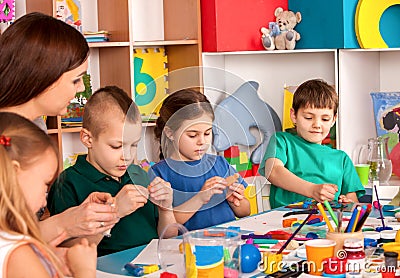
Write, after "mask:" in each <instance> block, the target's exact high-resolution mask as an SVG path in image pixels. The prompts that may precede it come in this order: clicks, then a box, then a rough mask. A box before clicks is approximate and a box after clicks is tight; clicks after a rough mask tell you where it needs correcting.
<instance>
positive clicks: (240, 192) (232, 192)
mask: <svg viewBox="0 0 400 278" xmlns="http://www.w3.org/2000/svg"><path fill="white" fill-rule="evenodd" d="M243 198H244V186H243V184H241V183H234V184H232V185H231V186H229V187H228V191H227V192H226V200H227V201H228V202H229V203H232V204H233V205H234V206H236V207H239V206H240V201H241V200H243Z"/></svg>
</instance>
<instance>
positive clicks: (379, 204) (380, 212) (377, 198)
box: [374, 184, 385, 228]
mask: <svg viewBox="0 0 400 278" xmlns="http://www.w3.org/2000/svg"><path fill="white" fill-rule="evenodd" d="M374 189H375V194H376V200H377V201H378V208H379V214H380V215H381V221H382V227H383V228H385V221H384V219H385V218H384V217H383V213H382V207H381V202H380V201H379V196H378V188H376V184H374Z"/></svg>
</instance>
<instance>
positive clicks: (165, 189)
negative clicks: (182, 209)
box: [147, 177, 173, 210]
mask: <svg viewBox="0 0 400 278" xmlns="http://www.w3.org/2000/svg"><path fill="white" fill-rule="evenodd" d="M147 189H148V190H149V193H150V201H152V202H153V203H154V204H156V205H157V206H158V207H159V208H160V209H163V210H169V209H172V200H173V190H172V188H171V184H170V183H169V182H166V181H165V180H163V179H162V178H160V177H156V178H155V179H154V180H153V181H152V182H151V183H150V184H149V186H148V187H147Z"/></svg>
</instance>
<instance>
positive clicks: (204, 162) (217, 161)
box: [149, 154, 247, 230]
mask: <svg viewBox="0 0 400 278" xmlns="http://www.w3.org/2000/svg"><path fill="white" fill-rule="evenodd" d="M234 173H236V170H235V169H234V168H233V167H232V166H231V165H229V163H228V162H227V161H226V159H225V158H223V157H222V156H216V155H211V154H205V155H204V156H203V157H202V159H200V160H196V161H177V160H173V159H170V158H167V159H165V160H162V161H160V162H158V163H157V164H155V165H153V166H152V167H151V169H150V170H149V177H150V180H153V179H154V178H155V177H156V176H158V177H160V178H162V179H163V180H165V181H167V182H169V183H170V184H171V187H172V188H173V189H174V200H173V206H174V207H176V206H179V205H181V204H182V203H184V202H186V201H187V200H189V199H191V198H192V197H194V196H195V195H196V194H197V193H198V192H199V191H200V189H201V188H202V187H203V185H204V183H205V182H206V180H208V179H210V178H212V177H215V176H219V177H223V178H226V177H228V176H231V175H233V174H234ZM238 182H239V183H241V184H243V185H244V186H245V187H246V186H247V184H246V182H245V181H244V180H243V178H242V177H240V178H239V180H238ZM232 220H235V214H234V213H233V211H232V209H231V207H230V206H229V204H228V201H226V189H225V191H224V193H223V194H214V195H213V196H212V197H211V199H210V201H209V202H208V203H207V204H205V205H203V206H202V207H201V208H200V209H199V210H198V211H197V212H196V213H195V214H194V215H193V216H192V217H191V218H190V219H189V220H188V221H187V222H186V223H185V224H184V225H185V227H186V228H187V229H188V230H197V229H202V228H206V227H210V226H214V225H218V224H221V223H225V222H229V221H232Z"/></svg>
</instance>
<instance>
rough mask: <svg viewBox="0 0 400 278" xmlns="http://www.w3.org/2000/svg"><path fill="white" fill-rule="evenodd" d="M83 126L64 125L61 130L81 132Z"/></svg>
mask: <svg viewBox="0 0 400 278" xmlns="http://www.w3.org/2000/svg"><path fill="white" fill-rule="evenodd" d="M81 129H82V127H81V126H78V127H62V128H61V132H62V133H74V132H81Z"/></svg>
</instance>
